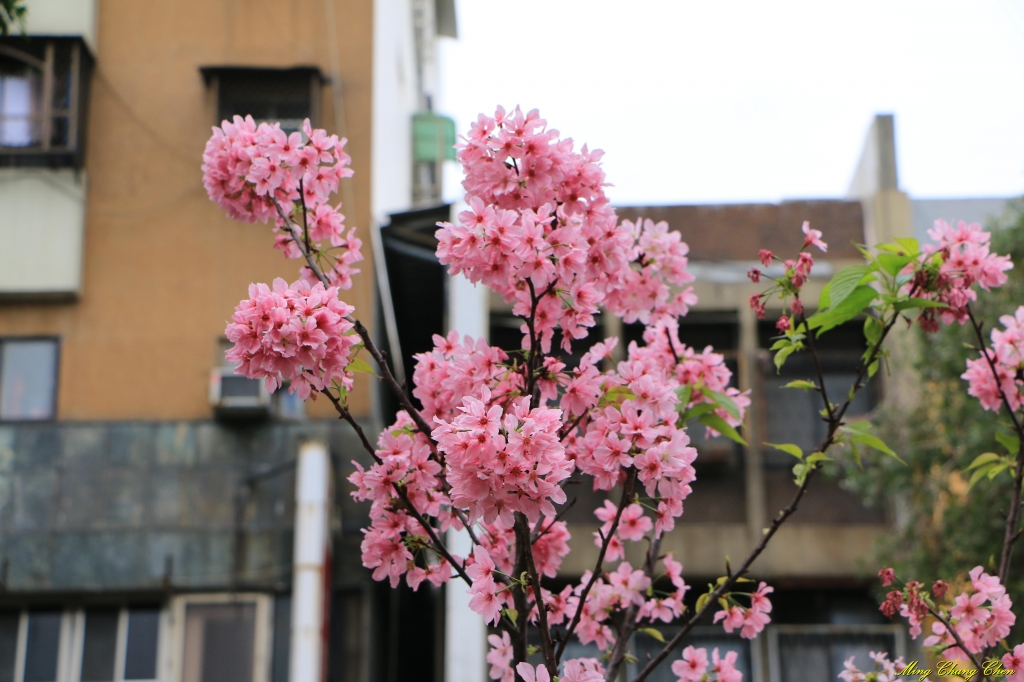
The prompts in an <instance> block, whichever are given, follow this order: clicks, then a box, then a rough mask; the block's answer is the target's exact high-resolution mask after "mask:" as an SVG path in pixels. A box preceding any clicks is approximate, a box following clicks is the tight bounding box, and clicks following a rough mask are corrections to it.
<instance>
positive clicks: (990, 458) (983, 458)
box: [964, 452, 1002, 471]
mask: <svg viewBox="0 0 1024 682" xmlns="http://www.w3.org/2000/svg"><path fill="white" fill-rule="evenodd" d="M1000 459H1002V457H1000V456H999V455H997V454H996V453H994V452H984V453H982V454H980V455H978V456H977V457H975V458H974V461H973V462H971V465H970V466H969V467H967V468H966V469H964V471H970V470H971V469H976V468H977V467H980V466H982V465H983V464H990V463H991V462H995V461H997V460H1000Z"/></svg>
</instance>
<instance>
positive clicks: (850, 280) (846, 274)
mask: <svg viewBox="0 0 1024 682" xmlns="http://www.w3.org/2000/svg"><path fill="white" fill-rule="evenodd" d="M867 272H868V266H866V265H851V266H850V267H848V268H843V269H842V270H840V271H839V272H837V273H836V274H835V275H833V276H832V281H831V282H829V283H828V288H829V305H830V307H833V308H834V307H836V306H838V305H839V304H841V303H842V302H843V301H845V300H846V299H847V297H848V296H849V295H850V294H852V293H853V291H854V289H856V288H857V285H858V284H860V280H861V278H862V277H864V275H865V274H867Z"/></svg>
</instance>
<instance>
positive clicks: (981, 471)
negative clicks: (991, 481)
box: [967, 464, 992, 490]
mask: <svg viewBox="0 0 1024 682" xmlns="http://www.w3.org/2000/svg"><path fill="white" fill-rule="evenodd" d="M991 468H992V465H991V464H982V465H981V466H980V467H978V468H977V469H975V470H974V475H972V476H971V480H970V481H969V482H968V483H967V489H968V490H970V489H971V488H973V487H974V484H975V483H977V482H978V481H980V480H981V479H982V478H984V477H985V475H986V474H988V470H989V469H991Z"/></svg>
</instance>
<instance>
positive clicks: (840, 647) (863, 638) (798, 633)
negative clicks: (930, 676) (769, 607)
mask: <svg viewBox="0 0 1024 682" xmlns="http://www.w3.org/2000/svg"><path fill="white" fill-rule="evenodd" d="M766 634H767V635H768V667H769V671H770V675H769V680H770V682H803V681H804V680H834V679H837V678H838V677H839V673H841V672H842V671H843V662H844V661H845V660H847V659H848V658H850V657H851V656H853V657H854V663H855V664H856V665H857V667H858V668H860V669H861V670H874V667H875V664H874V662H873V661H872V660H871V659H870V658H869V657H868V654H869V652H872V651H885V652H888V654H889V660H890V661H891V660H893V659H895V658H896V657H897V656H902V655H904V654H905V652H906V645H905V641H904V633H903V630H902V628H901V626H899V625H846V626H843V625H773V626H769V627H768V630H767V633H766Z"/></svg>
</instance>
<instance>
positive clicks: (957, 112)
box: [438, 0, 1024, 205]
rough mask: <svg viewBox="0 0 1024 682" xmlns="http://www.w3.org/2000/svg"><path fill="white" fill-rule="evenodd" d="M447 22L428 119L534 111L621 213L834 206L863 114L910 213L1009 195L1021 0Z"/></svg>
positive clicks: (521, 9) (464, 15)
mask: <svg viewBox="0 0 1024 682" xmlns="http://www.w3.org/2000/svg"><path fill="white" fill-rule="evenodd" d="M457 6H458V21H459V36H460V37H459V39H458V40H455V41H453V40H447V39H446V40H444V41H442V42H443V44H442V47H441V68H442V86H441V87H442V93H441V97H440V98H439V106H438V108H439V109H440V110H441V111H442V112H443V113H446V114H448V115H450V116H453V117H454V118H455V121H456V126H457V128H458V130H459V132H465V130H467V129H468V126H469V123H470V122H471V121H472V120H474V119H475V118H476V114H477V113H478V112H480V111H486V112H489V113H491V114H493V112H494V107H495V105H496V104H499V103H501V104H503V105H505V106H506V108H508V107H512V106H515V105H516V104H519V105H521V106H522V107H523V108H524V109H527V108H538V109H540V112H541V114H542V116H543V117H544V118H546V119H547V120H548V122H549V125H550V126H552V127H554V128H557V129H558V130H559V131H561V132H562V134H563V135H564V136H568V137H572V138H573V139H574V140H575V141H576V143H577V146H579V145H581V144H582V143H584V142H586V143H588V144H589V145H590V146H591V147H592V148H593V147H597V148H600V149H603V150H605V152H606V156H605V157H604V168H605V171H606V173H607V175H608V181H609V182H611V183H612V184H613V185H614V187H611V188H609V195H610V196H611V198H612V200H613V201H614V202H615V203H618V204H620V205H621V204H642V203H647V204H668V203H715V202H741V201H778V200H780V199H795V198H819V197H841V196H844V195H845V193H846V190H847V187H848V185H849V183H850V178H851V176H852V174H853V171H854V167H855V166H856V162H857V159H858V157H859V155H860V150H861V146H862V144H863V141H864V136H865V133H866V132H867V128H868V126H869V125H870V123H871V119H872V117H873V116H874V115H875V114H876V113H892V114H894V115H895V117H896V145H897V164H898V170H899V181H900V185H901V187H902V189H904V190H905V191H907V192H908V193H909V194H910V195H911V196H912V197H916V198H939V197H942V198H946V197H949V198H952V197H985V196H1014V195H1020V194H1024V0H971V1H970V2H965V1H963V0H958V1H951V2H947V1H939V0H930V1H922V2H910V1H901V0H847V1H845V2H838V1H836V0H829V1H828V2H822V1H821V0H812V1H808V2H790V1H781V0H780V1H775V2H764V1H763V0H737V1H724V0H713V1H712V0H707V1H705V2H690V1H688V0H629V1H628V2H623V1H622V0H615V1H612V0H516V1H515V2H511V3H510V2H489V1H486V0H457ZM447 175H449V176H454V175H455V174H454V173H448V174H447ZM451 179H452V180H456V179H455V178H454V177H453V178H451ZM456 183H457V180H456ZM446 185H449V188H450V192H449V193H450V194H452V195H454V194H455V193H456V191H457V186H456V187H452V186H451V183H446ZM450 198H453V197H450Z"/></svg>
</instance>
